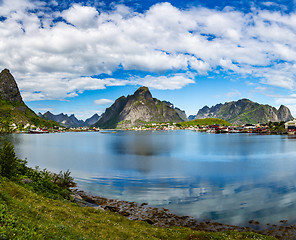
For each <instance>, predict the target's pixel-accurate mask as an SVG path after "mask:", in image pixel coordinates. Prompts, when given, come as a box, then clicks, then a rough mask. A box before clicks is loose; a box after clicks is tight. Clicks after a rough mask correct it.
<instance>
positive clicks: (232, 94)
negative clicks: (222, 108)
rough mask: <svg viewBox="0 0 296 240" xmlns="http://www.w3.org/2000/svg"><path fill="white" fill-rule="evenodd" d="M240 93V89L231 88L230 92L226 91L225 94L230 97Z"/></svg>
mask: <svg viewBox="0 0 296 240" xmlns="http://www.w3.org/2000/svg"><path fill="white" fill-rule="evenodd" d="M240 95H241V93H240V91H238V90H236V89H234V90H232V91H231V92H228V93H226V96H227V97H230V98H232V97H234V96H240Z"/></svg>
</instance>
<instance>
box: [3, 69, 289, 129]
mask: <svg viewBox="0 0 296 240" xmlns="http://www.w3.org/2000/svg"><path fill="white" fill-rule="evenodd" d="M38 115H39V116H37V115H36V114H35V113H34V112H33V111H32V110H31V109H30V108H28V107H27V105H26V104H25V103H24V102H23V100H22V97H21V94H20V91H19V89H18V86H17V84H16V81H15V79H14V77H13V76H12V75H11V73H10V71H9V70H8V69H4V70H3V71H2V72H1V73H0V128H1V125H3V124H4V123H6V124H11V123H16V124H17V125H20V124H23V125H25V124H34V125H35V126H47V127H50V126H55V125H57V123H59V124H60V125H62V126H65V127H84V126H86V127H93V126H96V127H100V128H128V127H132V126H139V125H144V124H147V123H151V122H176V123H177V122H182V121H187V120H188V119H189V120H193V119H202V118H220V119H223V120H226V121H228V122H230V123H231V124H236V125H240V124H246V123H251V124H256V123H258V122H260V123H267V122H269V121H272V122H279V121H289V120H292V119H293V116H292V115H291V112H290V110H289V109H288V108H287V107H286V106H283V105H281V106H280V108H279V109H276V108H275V107H272V106H269V105H263V104H259V103H256V102H253V101H251V100H249V99H241V100H238V101H232V102H226V103H224V104H222V103H219V104H217V105H215V106H212V107H208V106H204V107H203V108H202V109H200V110H199V111H198V113H197V114H196V115H190V116H189V117H188V118H187V116H186V114H185V111H182V110H181V109H179V108H176V107H174V105H173V104H172V103H170V102H168V101H160V100H158V99H156V98H153V97H152V95H151V93H150V91H149V89H148V88H147V87H140V88H139V89H138V90H137V91H136V92H135V93H134V94H133V95H129V96H127V97H125V96H122V97H120V98H118V99H117V100H116V101H115V102H114V103H113V104H112V105H111V107H109V108H107V109H106V111H105V113H104V114H102V116H99V115H98V114H94V115H93V116H92V117H90V118H89V119H87V120H85V121H83V120H78V119H77V118H76V117H75V116H74V114H72V115H70V116H68V115H67V114H63V113H61V114H58V115H54V114H52V113H51V112H46V113H44V114H41V113H39V114H38Z"/></svg>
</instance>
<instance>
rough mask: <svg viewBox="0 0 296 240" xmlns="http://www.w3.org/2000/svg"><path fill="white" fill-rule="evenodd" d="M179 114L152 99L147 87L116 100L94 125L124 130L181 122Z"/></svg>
mask: <svg viewBox="0 0 296 240" xmlns="http://www.w3.org/2000/svg"><path fill="white" fill-rule="evenodd" d="M182 121H183V120H182V119H181V117H180V116H179V114H178V113H177V112H176V111H175V109H173V108H172V107H170V106H168V105H167V104H166V103H164V102H162V101H160V100H158V99H156V98H153V97H152V95H151V93H150V91H149V89H148V88H147V87H140V88H139V89H138V90H137V91H136V92H135V93H134V94H133V95H131V96H127V97H124V96H122V97H120V98H118V99H117V100H116V101H115V102H114V104H113V105H112V106H111V107H109V108H107V109H106V111H105V113H104V114H103V115H102V117H101V118H100V119H99V121H98V122H97V123H96V124H95V126H97V127H100V128H126V127H131V126H136V125H137V126H138V125H142V124H146V123H147V122H182Z"/></svg>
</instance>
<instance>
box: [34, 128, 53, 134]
mask: <svg viewBox="0 0 296 240" xmlns="http://www.w3.org/2000/svg"><path fill="white" fill-rule="evenodd" d="M29 133H30V134H43V133H49V131H48V130H47V129H43V128H37V129H30V130H29Z"/></svg>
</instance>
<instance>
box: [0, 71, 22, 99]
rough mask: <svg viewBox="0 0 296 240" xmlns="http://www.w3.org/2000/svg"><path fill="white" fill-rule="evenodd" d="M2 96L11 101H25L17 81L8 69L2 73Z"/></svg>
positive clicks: (0, 79) (0, 75) (0, 93)
mask: <svg viewBox="0 0 296 240" xmlns="http://www.w3.org/2000/svg"><path fill="white" fill-rule="evenodd" d="M0 98H1V99H3V100H6V101H9V102H23V100H22V96H21V94H20V91H19V88H18V86H17V84H16V81H15V79H14V77H13V76H12V75H11V73H10V71H9V70H8V69H4V70H2V72H1V73H0Z"/></svg>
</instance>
